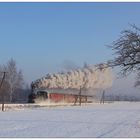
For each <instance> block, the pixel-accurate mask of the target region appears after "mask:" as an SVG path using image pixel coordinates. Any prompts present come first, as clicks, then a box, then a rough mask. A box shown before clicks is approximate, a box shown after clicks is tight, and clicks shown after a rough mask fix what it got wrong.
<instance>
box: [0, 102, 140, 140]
mask: <svg viewBox="0 0 140 140" xmlns="http://www.w3.org/2000/svg"><path fill="white" fill-rule="evenodd" d="M0 137H1V138H2V137H23V138H25V137H32V138H33V137H38V138H40V137H65V138H69V137H96V138H100V137H111V138H114V137H140V103H138V102H136V103H134V102H120V103H119V102H116V103H106V104H92V105H86V106H85V105H84V106H65V107H62V106H61V107H51V108H49V107H42V108H32V107H30V108H29V109H28V108H27V107H26V108H22V110H8V111H5V112H0Z"/></svg>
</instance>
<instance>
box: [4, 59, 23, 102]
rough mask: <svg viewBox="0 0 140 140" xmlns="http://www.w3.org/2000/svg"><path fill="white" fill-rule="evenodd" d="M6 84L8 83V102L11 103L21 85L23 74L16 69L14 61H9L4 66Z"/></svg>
mask: <svg viewBox="0 0 140 140" xmlns="http://www.w3.org/2000/svg"><path fill="white" fill-rule="evenodd" d="M6 71H7V72H8V73H7V78H6V80H7V82H8V83H9V94H10V102H12V101H13V99H14V98H13V97H14V93H15V91H16V90H17V89H18V88H21V87H22V85H23V74H22V71H21V70H18V69H17V66H16V61H15V60H13V59H11V60H10V61H9V62H8V63H7V65H6Z"/></svg>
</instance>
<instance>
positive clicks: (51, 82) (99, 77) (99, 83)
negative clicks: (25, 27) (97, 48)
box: [33, 65, 112, 89]
mask: <svg viewBox="0 0 140 140" xmlns="http://www.w3.org/2000/svg"><path fill="white" fill-rule="evenodd" d="M103 67H104V68H101V69H99V68H98V67H94V66H88V67H86V68H83V69H77V70H71V71H68V72H66V73H58V74H47V75H46V76H45V77H43V78H41V79H38V80H36V81H35V82H33V85H34V87H35V88H48V89H80V87H81V88H85V89H106V88H108V87H110V86H111V85H112V72H111V69H110V68H108V67H107V66H105V65H103Z"/></svg>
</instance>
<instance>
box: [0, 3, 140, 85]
mask: <svg viewBox="0 0 140 140" xmlns="http://www.w3.org/2000/svg"><path fill="white" fill-rule="evenodd" d="M139 17H140V3H95V2H93V3H62V2H61V3H51V2H49V3H0V64H4V63H6V62H7V61H8V60H9V59H10V58H14V59H15V60H16V61H17V66H18V68H20V69H22V70H23V74H24V77H25V81H26V82H28V83H30V82H31V81H33V80H35V79H38V78H40V77H42V76H44V75H45V74H47V73H49V72H52V73H53V72H57V71H61V70H63V69H64V68H65V67H66V66H69V65H75V66H80V67H82V65H83V63H84V62H87V63H88V64H97V63H100V62H104V61H106V60H108V59H111V58H112V57H113V56H112V53H113V52H112V51H111V50H110V49H109V48H107V47H106V45H110V44H111V43H112V42H113V41H114V40H116V39H117V38H118V37H119V35H120V32H121V31H122V30H123V29H128V28H129V27H130V26H129V24H133V23H134V24H136V25H137V26H139V25H140V18H139Z"/></svg>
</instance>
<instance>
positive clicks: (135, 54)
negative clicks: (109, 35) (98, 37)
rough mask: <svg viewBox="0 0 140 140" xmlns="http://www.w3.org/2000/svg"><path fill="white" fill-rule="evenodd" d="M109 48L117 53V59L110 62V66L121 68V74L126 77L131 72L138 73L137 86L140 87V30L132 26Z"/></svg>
mask: <svg viewBox="0 0 140 140" xmlns="http://www.w3.org/2000/svg"><path fill="white" fill-rule="evenodd" d="M109 47H110V48H111V49H112V50H113V51H115V53H114V55H115V58H114V59H113V60H110V61H108V65H109V66H112V67H114V66H120V67H121V71H120V73H121V74H122V75H124V76H127V75H128V74H129V73H131V72H135V73H137V74H138V79H137V82H136V84H135V85H136V86H138V85H140V80H139V78H140V28H138V27H136V26H135V25H131V29H128V30H123V31H122V32H121V36H120V37H119V39H117V40H116V41H114V42H113V43H112V45H110V46H109Z"/></svg>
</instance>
